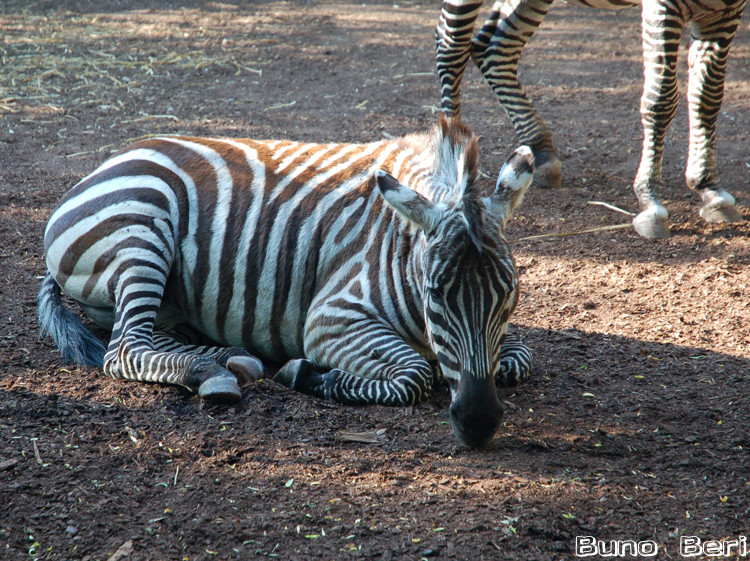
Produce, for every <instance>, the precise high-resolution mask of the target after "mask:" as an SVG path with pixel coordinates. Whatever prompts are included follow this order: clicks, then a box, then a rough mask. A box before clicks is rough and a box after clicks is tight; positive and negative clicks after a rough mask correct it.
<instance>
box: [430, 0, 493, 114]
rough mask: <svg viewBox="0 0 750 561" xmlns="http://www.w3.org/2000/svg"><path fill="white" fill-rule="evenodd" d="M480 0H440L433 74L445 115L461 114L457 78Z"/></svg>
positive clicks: (468, 53) (466, 59)
mask: <svg viewBox="0 0 750 561" xmlns="http://www.w3.org/2000/svg"><path fill="white" fill-rule="evenodd" d="M481 7H482V1H481V0H479V1H478V2H477V1H476V0H453V1H449V2H443V8H442V10H441V12H440V22H439V23H438V27H437V29H436V30H435V42H436V45H435V46H436V50H437V73H438V77H439V78H440V96H441V100H442V105H443V111H444V112H445V114H446V115H448V116H449V117H458V116H460V115H461V80H462V78H463V75H464V71H465V70H466V64H467V63H468V62H469V59H470V58H471V38H472V36H473V35H474V22H475V21H476V19H477V16H478V15H479V10H480V9H481Z"/></svg>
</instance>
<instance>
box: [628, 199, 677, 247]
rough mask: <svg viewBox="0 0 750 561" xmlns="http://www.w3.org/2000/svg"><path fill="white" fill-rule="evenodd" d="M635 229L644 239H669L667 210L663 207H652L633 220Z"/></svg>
mask: <svg viewBox="0 0 750 561" xmlns="http://www.w3.org/2000/svg"><path fill="white" fill-rule="evenodd" d="M633 228H635V231H636V232H638V234H640V235H641V236H642V237H644V238H649V239H660V238H668V237H669V236H670V231H669V226H667V210H666V209H665V208H664V207H663V206H661V205H658V206H657V205H652V206H650V207H648V208H647V209H646V210H644V211H643V212H639V213H638V214H637V215H636V217H635V218H633Z"/></svg>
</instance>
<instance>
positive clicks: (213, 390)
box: [184, 357, 242, 403]
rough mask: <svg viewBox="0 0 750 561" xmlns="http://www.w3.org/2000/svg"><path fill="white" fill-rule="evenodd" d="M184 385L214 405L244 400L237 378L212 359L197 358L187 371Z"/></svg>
mask: <svg viewBox="0 0 750 561" xmlns="http://www.w3.org/2000/svg"><path fill="white" fill-rule="evenodd" d="M184 385H185V386H186V387H188V388H190V389H191V390H193V391H196V392H197V393H198V395H199V396H200V397H201V398H202V399H204V400H206V401H211V402H214V403H234V402H237V401H239V400H240V399H242V392H241V391H240V387H239V384H238V383H237V377H236V376H235V375H234V374H232V373H231V372H229V371H228V370H227V369H226V368H223V367H222V366H219V364H218V363H217V362H216V361H215V360H214V359H211V358H206V357H195V358H194V359H193V360H192V361H191V362H190V364H189V365H188V367H187V370H186V371H185V378H184Z"/></svg>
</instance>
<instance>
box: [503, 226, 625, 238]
mask: <svg viewBox="0 0 750 561" xmlns="http://www.w3.org/2000/svg"><path fill="white" fill-rule="evenodd" d="M631 226H632V224H630V222H627V223H625V224H614V225H613V226H601V227H599V228H590V229H588V230H579V231H578V232H555V233H553V234H539V235H537V236H526V237H525V238H518V239H517V240H516V241H519V242H524V241H527V240H541V239H543V238H563V237H565V236H578V235H580V234H593V233H594V232H606V231H607V230H620V229H621V228H630V227H631Z"/></svg>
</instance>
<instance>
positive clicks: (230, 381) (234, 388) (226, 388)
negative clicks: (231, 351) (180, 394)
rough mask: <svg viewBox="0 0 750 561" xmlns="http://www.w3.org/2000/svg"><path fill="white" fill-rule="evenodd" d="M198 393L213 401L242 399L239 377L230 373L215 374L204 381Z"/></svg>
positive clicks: (224, 401)
mask: <svg viewBox="0 0 750 561" xmlns="http://www.w3.org/2000/svg"><path fill="white" fill-rule="evenodd" d="M198 395H199V396H201V398H202V399H205V400H206V401H209V402H211V403H237V402H238V401H240V400H241V399H242V392H240V386H239V384H237V378H235V377H234V376H233V375H231V374H229V373H227V374H219V375H217V376H213V377H211V378H209V379H208V380H206V381H205V382H203V383H202V384H201V385H200V386H199V387H198Z"/></svg>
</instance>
